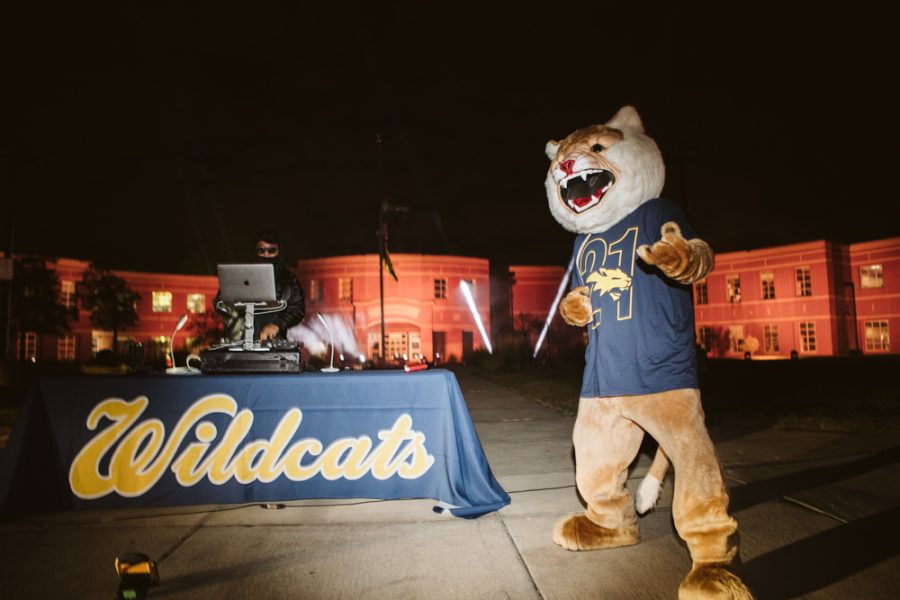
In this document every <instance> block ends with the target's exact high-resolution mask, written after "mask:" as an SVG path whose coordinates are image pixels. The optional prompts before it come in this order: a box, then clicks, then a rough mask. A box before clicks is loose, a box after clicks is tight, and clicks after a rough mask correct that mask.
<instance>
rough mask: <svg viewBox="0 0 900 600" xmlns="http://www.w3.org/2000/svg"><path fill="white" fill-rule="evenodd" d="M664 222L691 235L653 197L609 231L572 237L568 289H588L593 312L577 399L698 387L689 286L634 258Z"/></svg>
mask: <svg viewBox="0 0 900 600" xmlns="http://www.w3.org/2000/svg"><path fill="white" fill-rule="evenodd" d="M668 221H674V222H676V223H677V224H678V225H679V226H680V227H681V233H682V235H684V237H685V238H687V239H691V238H694V237H697V235H696V234H695V233H694V231H693V229H691V227H690V225H688V222H687V219H685V216H684V213H683V212H682V211H681V208H680V207H679V206H678V205H677V204H675V203H674V202H672V201H671V200H665V199H663V198H655V199H653V200H649V201H647V202H645V203H644V204H642V205H641V206H639V207H638V208H637V209H636V210H635V211H634V212H632V213H631V214H630V215H628V216H627V217H625V218H624V219H622V220H621V221H619V222H618V223H616V224H615V225H614V226H613V227H611V228H610V229H609V230H608V231H605V232H603V233H599V234H598V233H591V234H581V235H579V236H578V237H577V238H576V240H575V268H574V269H573V270H572V287H578V286H587V287H588V288H589V289H590V296H591V307H592V308H593V320H592V321H591V322H590V323H588V325H587V332H588V346H587V350H586V351H585V369H584V379H583V381H582V385H581V396H582V397H596V396H628V395H637V394H650V393H655V392H663V391H666V390H673V389H679V388H696V387H698V383H697V368H696V352H695V349H694V309H693V304H692V302H691V288H690V286H687V285H682V284H679V283H677V282H675V281H673V280H671V279H669V278H668V277H666V276H665V275H664V274H663V273H662V271H660V270H659V269H658V268H657V267H654V266H651V265H648V264H646V263H645V262H644V261H642V260H641V259H640V258H639V257H638V255H637V248H638V246H641V245H643V244H647V245H653V244H654V243H656V242H658V241H659V240H660V239H661V233H660V229H661V228H662V225H663V223H666V222H668Z"/></svg>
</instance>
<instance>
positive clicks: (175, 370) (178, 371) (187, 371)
mask: <svg viewBox="0 0 900 600" xmlns="http://www.w3.org/2000/svg"><path fill="white" fill-rule="evenodd" d="M187 320H188V316H187V313H185V314H183V315H181V318H180V319H178V324H177V325H175V331H173V332H172V337H171V338H170V339H169V356H171V357H172V367H171V368H169V369H166V374H168V375H196V374H197V373H199V372H200V370H199V369H194V368H193V367H191V366H190V365H189V364H187V361H185V365H184V366H183V367H176V366H175V334H176V333H178V332H179V331H181V328H182V327H184V324H185V323H187Z"/></svg>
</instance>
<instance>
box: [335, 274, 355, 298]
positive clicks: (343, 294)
mask: <svg viewBox="0 0 900 600" xmlns="http://www.w3.org/2000/svg"><path fill="white" fill-rule="evenodd" d="M338 300H347V301H350V300H353V280H352V279H350V278H349V277H341V278H340V279H338Z"/></svg>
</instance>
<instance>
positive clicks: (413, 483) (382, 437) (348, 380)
mask: <svg viewBox="0 0 900 600" xmlns="http://www.w3.org/2000/svg"><path fill="white" fill-rule="evenodd" d="M2 458H3V464H2V469H0V505H5V506H6V507H7V508H8V507H9V506H10V505H12V504H17V505H19V506H21V505H22V504H23V503H28V504H29V505H35V506H46V505H47V504H51V505H61V506H69V507H74V508H113V507H136V506H163V505H184V504H209V503H214V504H219V503H245V502H271V501H284V500H296V499H303V498H391V499H398V498H432V499H435V500H438V501H439V502H440V503H441V505H442V506H444V507H445V508H449V509H450V510H451V512H452V513H453V514H454V515H457V516H461V517H477V516H480V515H482V514H485V513H488V512H491V511H494V510H498V509H500V508H502V507H503V506H505V505H507V504H509V501H510V500H509V495H508V494H507V493H506V492H505V491H504V490H503V488H501V487H500V485H499V484H498V483H497V481H496V479H495V478H494V476H493V474H492V473H491V469H490V466H489V465H488V462H487V459H486V458H485V456H484V452H483V450H482V447H481V443H480V441H479V439H478V435H477V434H476V432H475V429H474V427H473V426H472V421H471V418H470V417H469V413H468V410H467V408H466V405H465V401H464V399H463V396H462V392H461V391H460V389H459V385H458V383H457V381H456V378H455V376H454V375H453V374H452V373H451V372H449V371H445V370H431V371H424V372H417V373H408V374H407V373H404V372H402V371H367V372H342V373H337V374H321V373H304V374H301V375H280V374H279V375H219V376H214V375H202V376H162V375H158V376H141V377H135V376H127V377H126V376H122V377H80V378H64V379H48V380H43V381H40V382H39V383H37V384H36V385H35V386H34V387H33V388H32V390H31V392H30V394H29V396H28V398H27V399H26V402H25V403H24V405H23V406H22V409H21V411H20V414H19V415H18V417H17V420H16V424H15V427H14V429H13V433H12V436H11V438H10V441H9V445H8V447H7V448H6V450H5V451H4V453H3V457H2ZM13 500H15V502H13Z"/></svg>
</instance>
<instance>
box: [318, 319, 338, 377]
mask: <svg viewBox="0 0 900 600" xmlns="http://www.w3.org/2000/svg"><path fill="white" fill-rule="evenodd" d="M316 316H318V317H319V320H320V321H321V322H322V325H324V326H325V331H327V332H328V337H329V338H330V340H331V365H330V366H328V367H322V368H321V369H319V370H320V371H322V372H323V373H337V372H338V371H340V369H338V368H337V367H335V366H334V335H333V334H332V333H331V327H329V326H328V323H327V322H326V321H325V317H323V316H322V313H316Z"/></svg>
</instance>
